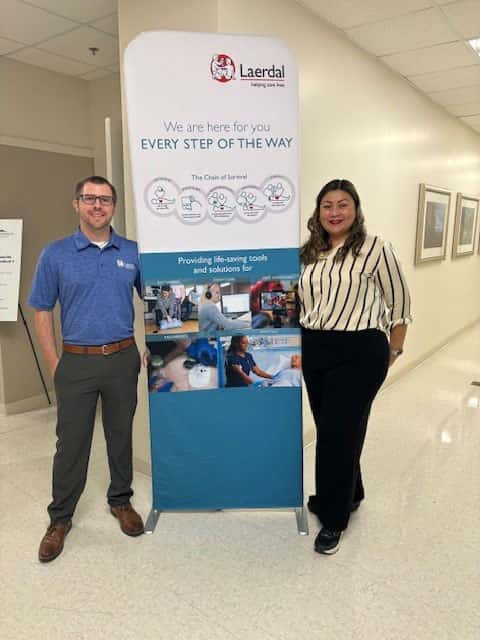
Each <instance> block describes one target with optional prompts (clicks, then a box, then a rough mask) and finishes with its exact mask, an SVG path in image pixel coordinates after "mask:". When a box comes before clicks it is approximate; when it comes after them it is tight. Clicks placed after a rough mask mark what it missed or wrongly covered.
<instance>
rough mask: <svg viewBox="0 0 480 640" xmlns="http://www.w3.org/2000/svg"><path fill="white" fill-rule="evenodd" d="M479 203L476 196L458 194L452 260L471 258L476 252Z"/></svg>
mask: <svg viewBox="0 0 480 640" xmlns="http://www.w3.org/2000/svg"><path fill="white" fill-rule="evenodd" d="M478 202H479V199H478V198H475V197H474V196H466V195H464V194H463V193H457V206H456V207H455V230H454V232H453V245H452V258H459V257H460V256H471V255H472V253H473V252H474V251H475V238H476V230H477V221H478Z"/></svg>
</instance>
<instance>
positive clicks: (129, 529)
mask: <svg viewBox="0 0 480 640" xmlns="http://www.w3.org/2000/svg"><path fill="white" fill-rule="evenodd" d="M110 513H111V514H112V515H114V516H115V518H118V521H119V523H120V529H121V530H122V531H123V533H124V534H125V535H127V536H141V535H142V533H143V521H142V519H141V517H140V516H139V515H138V513H137V512H136V511H135V509H134V508H133V507H132V505H131V504H130V502H126V503H125V504H119V505H118V506H115V507H110Z"/></svg>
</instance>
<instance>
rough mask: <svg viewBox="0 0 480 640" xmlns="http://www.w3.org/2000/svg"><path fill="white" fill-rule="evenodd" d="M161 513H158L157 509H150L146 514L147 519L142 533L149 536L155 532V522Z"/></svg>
mask: <svg viewBox="0 0 480 640" xmlns="http://www.w3.org/2000/svg"><path fill="white" fill-rule="evenodd" d="M161 513H162V512H161V511H159V510H158V509H152V510H151V511H150V513H149V514H148V518H147V521H146V522H145V528H144V531H145V533H146V535H147V536H151V535H152V533H153V532H154V531H155V527H156V526H157V522H158V519H159V517H160V514H161Z"/></svg>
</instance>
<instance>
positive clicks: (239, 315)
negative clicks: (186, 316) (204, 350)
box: [198, 282, 252, 333]
mask: <svg viewBox="0 0 480 640" xmlns="http://www.w3.org/2000/svg"><path fill="white" fill-rule="evenodd" d="M251 324H252V314H251V312H250V285H249V283H241V282H213V283H211V284H207V285H205V286H204V288H203V292H202V295H201V298H200V304H199V308H198V329H199V331H201V332H205V333H215V332H216V331H225V330H227V331H229V330H232V329H249V328H250V327H251Z"/></svg>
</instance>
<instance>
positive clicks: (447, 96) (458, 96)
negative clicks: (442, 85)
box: [428, 85, 480, 105]
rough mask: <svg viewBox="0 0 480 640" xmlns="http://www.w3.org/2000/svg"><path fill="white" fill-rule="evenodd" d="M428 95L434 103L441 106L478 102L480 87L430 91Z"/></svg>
mask: <svg viewBox="0 0 480 640" xmlns="http://www.w3.org/2000/svg"><path fill="white" fill-rule="evenodd" d="M428 95H429V96H430V98H431V99H432V100H433V101H434V102H438V104H442V105H448V104H461V103H463V102H478V101H479V100H480V85H474V86H473V87H460V88H458V89H447V90H446V91H432V92H430V93H428Z"/></svg>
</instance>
